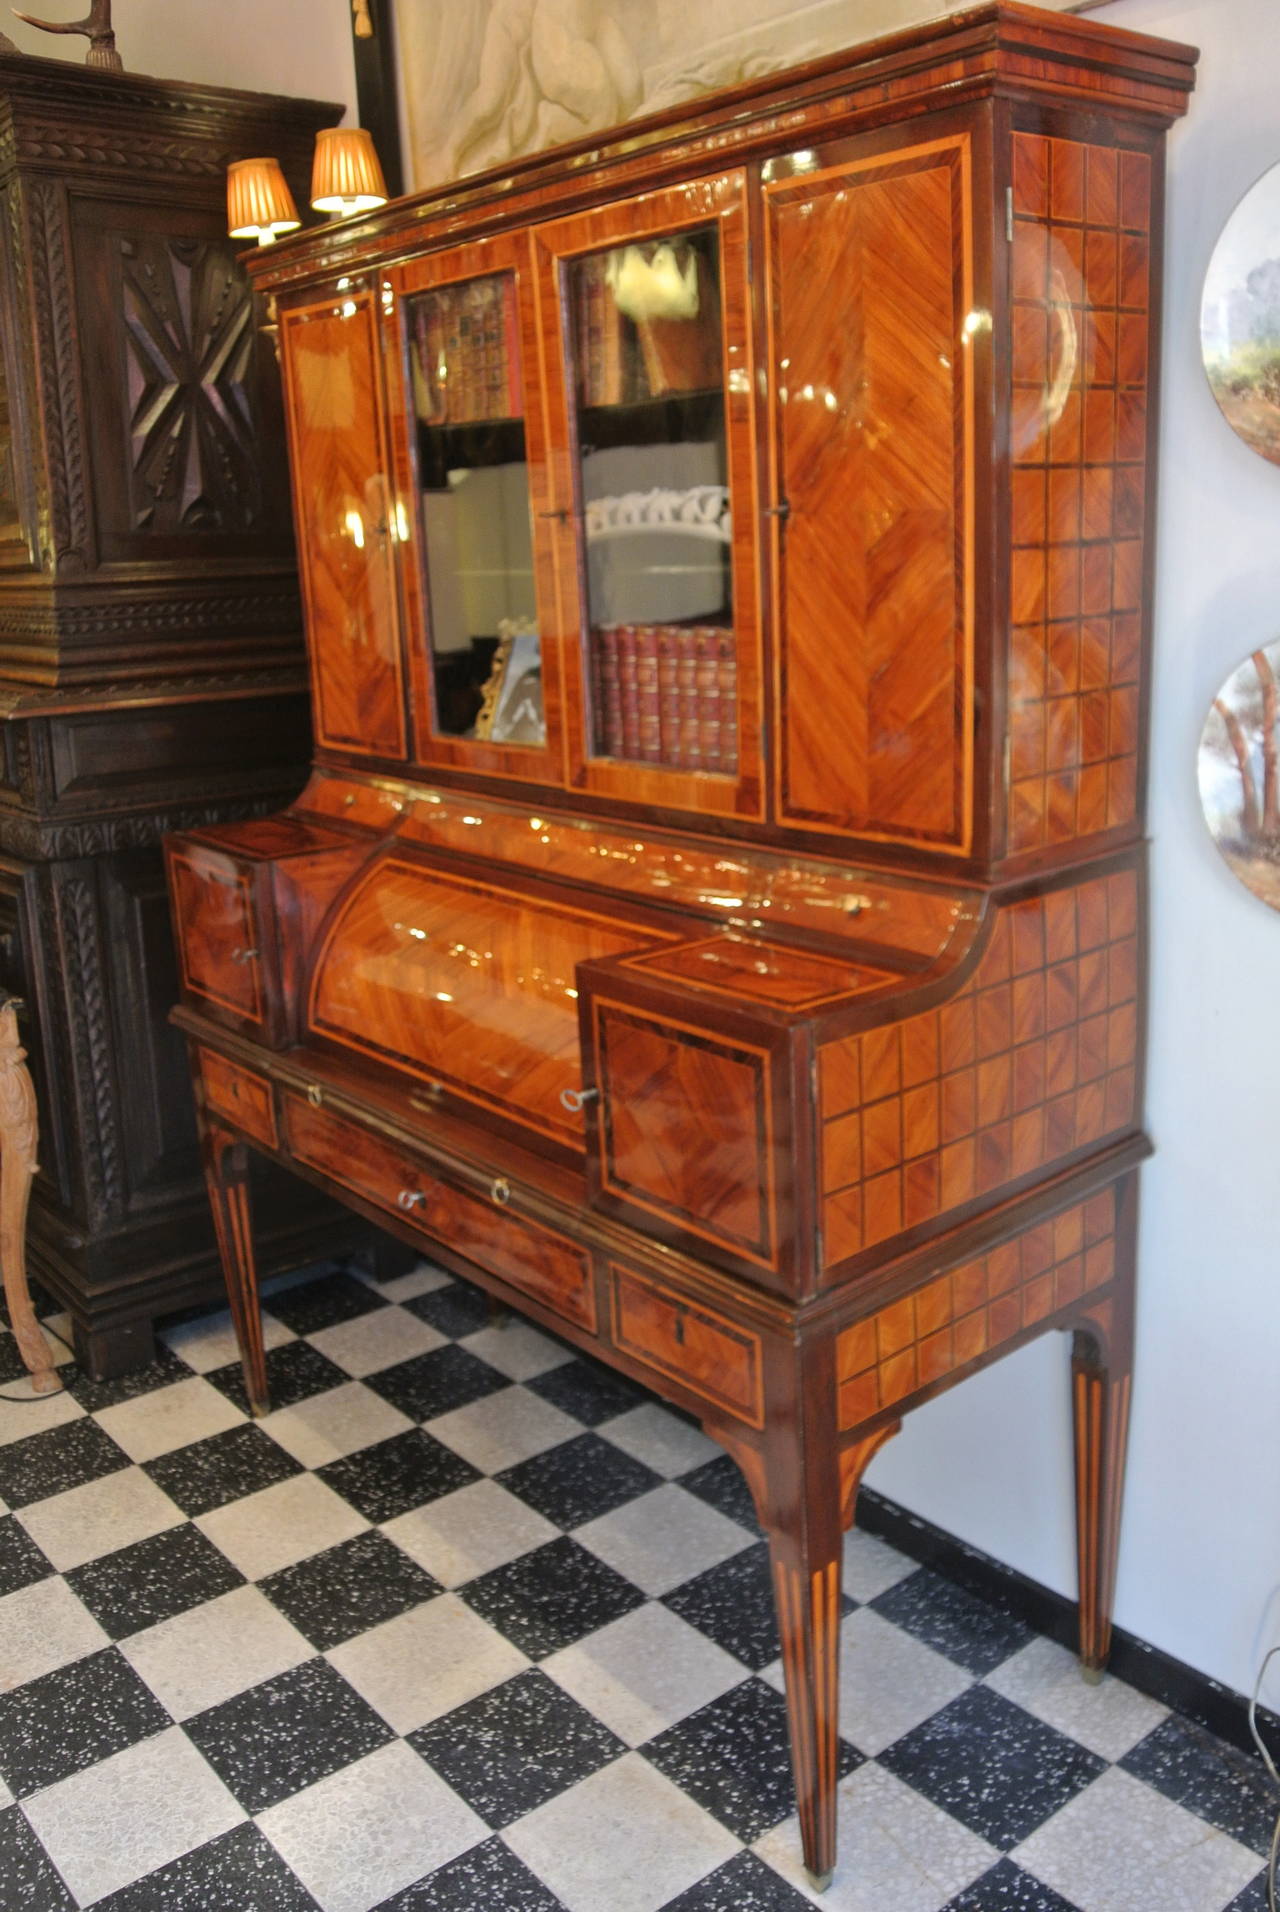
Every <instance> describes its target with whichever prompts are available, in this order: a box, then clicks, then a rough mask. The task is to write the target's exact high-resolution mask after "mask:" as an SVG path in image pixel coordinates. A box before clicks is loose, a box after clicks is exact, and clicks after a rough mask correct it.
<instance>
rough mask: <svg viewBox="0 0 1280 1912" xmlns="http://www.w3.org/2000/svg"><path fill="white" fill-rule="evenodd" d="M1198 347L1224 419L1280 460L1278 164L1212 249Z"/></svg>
mask: <svg viewBox="0 0 1280 1912" xmlns="http://www.w3.org/2000/svg"><path fill="white" fill-rule="evenodd" d="M1200 349H1201V352H1202V354H1203V356H1204V368H1205V371H1206V372H1207V373H1208V375H1209V384H1210V386H1211V388H1212V390H1213V395H1214V397H1215V398H1216V399H1217V401H1218V404H1219V405H1220V406H1221V407H1222V413H1223V416H1224V418H1225V419H1226V421H1227V423H1228V424H1229V425H1230V426H1231V428H1232V430H1233V431H1236V432H1238V433H1239V435H1240V437H1241V438H1243V439H1244V442H1245V444H1246V445H1251V446H1252V448H1253V449H1254V451H1256V452H1260V453H1261V455H1262V456H1263V457H1264V458H1269V459H1270V460H1271V462H1272V464H1273V465H1280V165H1278V166H1273V167H1272V168H1271V170H1270V172H1266V173H1264V174H1263V175H1262V178H1261V179H1260V180H1258V181H1257V183H1256V184H1255V185H1253V186H1251V187H1250V188H1249V190H1248V192H1247V193H1246V194H1245V196H1244V198H1243V199H1242V200H1241V201H1240V204H1239V205H1238V206H1237V207H1236V209H1235V211H1234V212H1233V213H1232V215H1231V217H1230V219H1228V221H1227V223H1226V225H1225V226H1224V227H1223V229H1222V236H1221V238H1220V239H1219V240H1218V243H1217V245H1216V246H1215V247H1214V249H1213V257H1212V259H1211V260H1210V261H1209V270H1208V272H1207V273H1206V275H1205V282H1204V299H1203V302H1202V304H1201V307H1200Z"/></svg>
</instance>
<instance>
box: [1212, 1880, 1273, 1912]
mask: <svg viewBox="0 0 1280 1912" xmlns="http://www.w3.org/2000/svg"><path fill="white" fill-rule="evenodd" d="M1267 1905H1268V1900H1267V1875H1266V1873H1265V1872H1260V1873H1259V1874H1258V1876H1257V1878H1256V1879H1251V1880H1250V1881H1249V1883H1248V1885H1247V1886H1246V1887H1245V1889H1244V1891H1243V1892H1238V1893H1237V1894H1236V1896H1235V1898H1234V1899H1232V1901H1231V1903H1230V1905H1228V1906H1224V1907H1223V1912H1267Z"/></svg>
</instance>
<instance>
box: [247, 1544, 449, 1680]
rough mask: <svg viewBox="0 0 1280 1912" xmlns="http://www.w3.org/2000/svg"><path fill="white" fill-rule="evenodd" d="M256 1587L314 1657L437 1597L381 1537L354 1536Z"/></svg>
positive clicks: (424, 1576) (420, 1572)
mask: <svg viewBox="0 0 1280 1912" xmlns="http://www.w3.org/2000/svg"><path fill="white" fill-rule="evenodd" d="M258 1585H259V1586H260V1587H261V1588H262V1591H263V1592H264V1593H265V1594H266V1596H267V1598H268V1599H269V1600H270V1601H271V1602H272V1603H273V1604H274V1605H275V1606H277V1607H279V1609H280V1611H281V1613H283V1614H284V1616H285V1618H286V1619H288V1620H291V1621H292V1622H293V1624H294V1626H296V1627H297V1629H298V1631H299V1633H301V1634H302V1635H303V1637H304V1638H305V1639H307V1640H309V1641H310V1642H311V1644H312V1646H313V1647H315V1648H316V1650H317V1652H319V1653H327V1652H328V1650H329V1648H330V1647H334V1646H340V1645H341V1643H342V1642H343V1641H344V1640H349V1639H351V1638H352V1636H353V1635H354V1634H357V1633H363V1632H365V1631H366V1629H367V1628H369V1627H376V1626H380V1625H381V1624H382V1622H383V1621H384V1620H394V1619H395V1617H396V1615H397V1614H400V1613H406V1612H407V1611H408V1609H409V1608H410V1607H416V1606H418V1605H420V1604H421V1602H422V1601H424V1600H431V1599H434V1597H435V1595H436V1594H438V1593H439V1592H440V1585H439V1582H438V1581H435V1580H433V1579H432V1578H431V1575H430V1574H429V1573H427V1572H425V1571H424V1569H423V1568H421V1567H420V1566H418V1565H417V1563H416V1562H415V1561H413V1560H410V1558H409V1556H408V1554H406V1553H402V1552H401V1551H400V1549H399V1547H396V1546H394V1545H393V1544H392V1542H391V1541H389V1540H388V1539H387V1537H386V1535H385V1534H357V1535H356V1536H355V1538H354V1539H353V1540H344V1541H342V1542H341V1544H340V1545H339V1546H337V1547H327V1548H326V1549H325V1550H324V1552H323V1553H318V1554H311V1555H310V1556H309V1557H308V1558H307V1559H306V1560H300V1561H298V1563H297V1565H296V1566H292V1567H285V1568H283V1569H282V1570H281V1571H280V1572H279V1573H273V1574H268V1575H267V1577H266V1579H264V1580H260V1581H259V1582H258Z"/></svg>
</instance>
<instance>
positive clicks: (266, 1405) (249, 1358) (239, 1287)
mask: <svg viewBox="0 0 1280 1912" xmlns="http://www.w3.org/2000/svg"><path fill="white" fill-rule="evenodd" d="M203 1139H204V1173H205V1181H206V1183H207V1185H208V1189H209V1204H210V1207H211V1208H212V1209H213V1225H214V1229H215V1231H216V1233H217V1237H218V1253H219V1255H220V1256H221V1258H222V1272H223V1275H224V1276H225V1278H226V1283H227V1299H228V1300H229V1301H230V1303H231V1319H232V1322H233V1324H234V1326H235V1331H236V1342H237V1345H238V1346H239V1349H240V1363H241V1367H242V1368H243V1371H244V1385H245V1392H246V1394H247V1395H248V1397H249V1412H250V1413H251V1414H254V1415H258V1414H266V1413H267V1412H268V1410H269V1409H270V1406H271V1402H270V1399H269V1397H268V1394H267V1364H266V1355H265V1353H264V1352H263V1346H262V1308H261V1305H260V1303H259V1300H258V1270H257V1264H256V1262H255V1260H254V1254H253V1228H252V1220H251V1216H250V1210H249V1151H248V1149H247V1147H246V1146H245V1144H244V1143H243V1142H240V1141H237V1139H236V1138H235V1136H233V1135H231V1134H229V1133H228V1131H227V1130H226V1129H222V1128H219V1127H218V1126H217V1125H216V1124H212V1123H211V1124H208V1125H206V1127H205V1130H204V1138H203Z"/></svg>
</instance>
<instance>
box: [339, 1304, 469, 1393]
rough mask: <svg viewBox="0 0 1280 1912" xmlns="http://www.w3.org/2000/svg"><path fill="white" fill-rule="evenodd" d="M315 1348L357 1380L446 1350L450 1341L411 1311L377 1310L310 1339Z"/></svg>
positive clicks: (401, 1309)
mask: <svg viewBox="0 0 1280 1912" xmlns="http://www.w3.org/2000/svg"><path fill="white" fill-rule="evenodd" d="M308 1339H309V1341H310V1342H311V1345H312V1347H313V1348H317V1349H318V1350H319V1351H320V1353H321V1354H323V1355H326V1356H327V1357H328V1359H329V1360H330V1361H333V1362H336V1364H337V1365H338V1367H340V1368H341V1369H342V1370H343V1372H344V1373H345V1374H351V1375H354V1376H355V1377H356V1379H357V1380H359V1379H360V1378H362V1377H363V1376H364V1375H366V1374H377V1373H379V1372H380V1370H381V1369H383V1368H390V1367H394V1366H395V1364H396V1362H397V1361H408V1360H409V1359H411V1357H412V1356H413V1355H415V1354H430V1353H431V1352H432V1350H433V1349H435V1348H442V1347H444V1345H445V1341H446V1339H447V1337H446V1336H445V1335H442V1334H440V1333H439V1332H438V1331H437V1330H436V1329H435V1328H432V1327H430V1326H429V1325H428V1324H427V1322H425V1321H419V1319H418V1317H417V1315H415V1314H410V1313H409V1310H408V1309H407V1308H375V1309H373V1311H372V1312H371V1313H370V1314H363V1315H357V1316H356V1318H355V1320H354V1321H339V1322H338V1324H337V1326H336V1327H333V1328H322V1329H321V1330H320V1332H319V1333H318V1334H313V1335H309V1336H308Z"/></svg>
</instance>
